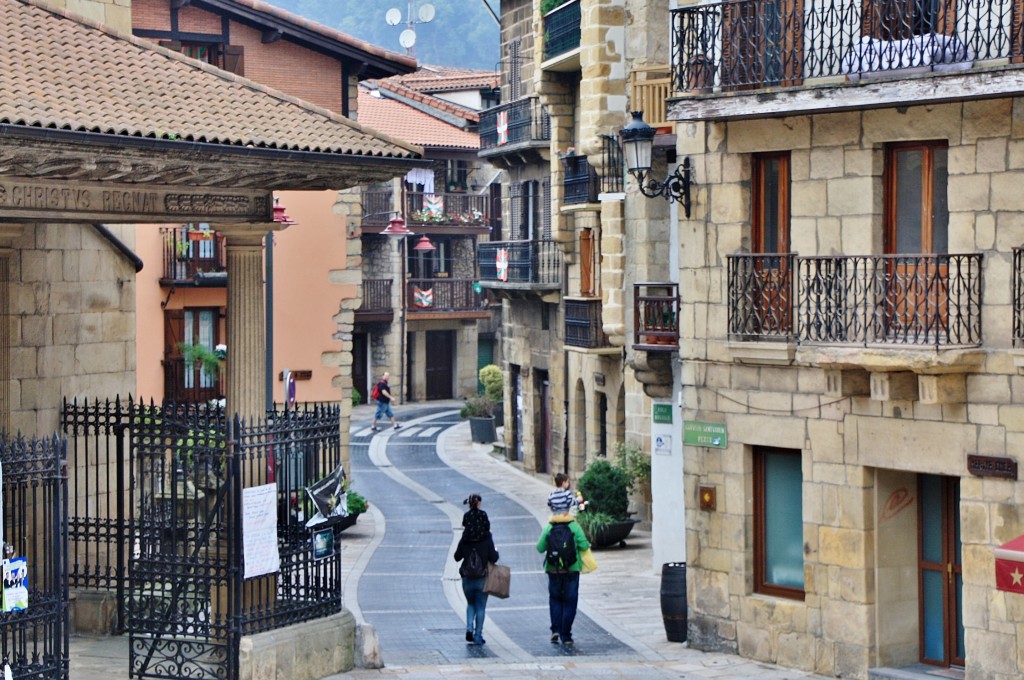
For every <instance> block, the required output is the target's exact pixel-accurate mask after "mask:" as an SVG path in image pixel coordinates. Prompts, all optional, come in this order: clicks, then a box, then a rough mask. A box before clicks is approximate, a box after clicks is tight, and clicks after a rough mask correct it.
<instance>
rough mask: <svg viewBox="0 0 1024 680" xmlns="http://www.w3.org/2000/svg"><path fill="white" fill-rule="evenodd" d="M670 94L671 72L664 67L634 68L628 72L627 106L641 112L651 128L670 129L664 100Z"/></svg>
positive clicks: (670, 123)
mask: <svg viewBox="0 0 1024 680" xmlns="http://www.w3.org/2000/svg"><path fill="white" fill-rule="evenodd" d="M671 92H672V70H671V69H670V68H669V67H668V65H665V66H650V67H648V68H635V69H633V70H632V71H630V72H629V106H630V108H631V109H632V110H633V111H643V112H644V120H645V121H647V124H648V125H650V126H651V127H653V128H660V127H671V126H672V122H671V121H670V120H669V119H668V111H667V107H666V106H665V100H666V99H668V98H669V96H670V94H671Z"/></svg>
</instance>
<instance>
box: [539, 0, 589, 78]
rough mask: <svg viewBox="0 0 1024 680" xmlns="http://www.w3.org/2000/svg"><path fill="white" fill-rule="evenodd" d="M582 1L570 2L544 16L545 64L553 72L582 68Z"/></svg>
mask: <svg viewBox="0 0 1024 680" xmlns="http://www.w3.org/2000/svg"><path fill="white" fill-rule="evenodd" d="M579 50H580V0H570V1H569V2H566V3H565V4H563V5H560V6H559V7H556V8H555V9H553V10H551V11H550V12H548V13H547V14H545V15H544V63H543V64H542V65H541V67H542V68H544V69H547V70H551V71H578V70H579V68H580V57H579Z"/></svg>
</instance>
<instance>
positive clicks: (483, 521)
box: [455, 493, 498, 645]
mask: <svg viewBox="0 0 1024 680" xmlns="http://www.w3.org/2000/svg"><path fill="white" fill-rule="evenodd" d="M482 500H483V499H481V498H480V494H475V493H474V494H470V495H469V498H467V499H466V500H464V501H462V504H463V505H468V506H469V510H467V511H466V514H464V515H463V516H462V538H460V539H459V545H458V546H457V547H456V548H455V561H456V562H458V561H459V560H461V561H462V564H461V565H460V566H459V576H461V577H462V592H463V593H465V595H466V642H471V643H473V644H474V645H482V644H484V643H486V642H487V641H486V640H484V614H485V612H486V611H487V593H485V592H484V581H485V580H486V578H487V565H488V564H490V563H491V562H497V561H498V551H497V550H495V548H494V539H493V537H492V536H491V520H490V519H488V517H487V513H486V512H484V511H483V510H481V509H480V503H481V502H482Z"/></svg>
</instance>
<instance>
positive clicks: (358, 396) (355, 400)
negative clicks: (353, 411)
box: [352, 387, 363, 406]
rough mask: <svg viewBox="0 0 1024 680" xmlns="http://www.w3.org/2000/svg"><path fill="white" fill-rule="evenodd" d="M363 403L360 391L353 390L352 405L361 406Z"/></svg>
mask: <svg viewBox="0 0 1024 680" xmlns="http://www.w3.org/2000/svg"><path fill="white" fill-rule="evenodd" d="M362 403H363V395H361V394H359V390H357V389H356V388H354V387H353V388H352V405H353V406H359V405H360V404H362Z"/></svg>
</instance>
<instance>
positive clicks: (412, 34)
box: [398, 28, 416, 49]
mask: <svg viewBox="0 0 1024 680" xmlns="http://www.w3.org/2000/svg"><path fill="white" fill-rule="evenodd" d="M398 44H399V45H401V46H402V47H404V48H405V49H409V48H410V47H412V46H413V45H415V44H416V31H414V30H412V29H411V28H407V29H405V30H404V31H402V34H401V35H400V36H398Z"/></svg>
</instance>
